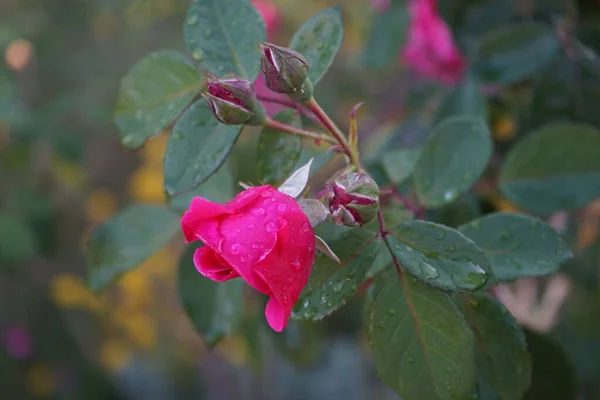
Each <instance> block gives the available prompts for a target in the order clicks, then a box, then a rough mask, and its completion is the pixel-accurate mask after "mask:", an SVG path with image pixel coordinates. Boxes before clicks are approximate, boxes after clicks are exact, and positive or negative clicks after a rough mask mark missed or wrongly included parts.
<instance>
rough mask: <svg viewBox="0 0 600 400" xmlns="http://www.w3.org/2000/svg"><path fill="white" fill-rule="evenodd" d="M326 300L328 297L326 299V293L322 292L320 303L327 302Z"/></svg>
mask: <svg viewBox="0 0 600 400" xmlns="http://www.w3.org/2000/svg"><path fill="white" fill-rule="evenodd" d="M327 300H328V299H327V294H326V293H323V294H322V295H321V303H322V304H327Z"/></svg>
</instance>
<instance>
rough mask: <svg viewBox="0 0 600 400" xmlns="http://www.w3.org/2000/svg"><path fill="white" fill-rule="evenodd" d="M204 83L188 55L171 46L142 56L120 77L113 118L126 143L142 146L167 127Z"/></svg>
mask: <svg viewBox="0 0 600 400" xmlns="http://www.w3.org/2000/svg"><path fill="white" fill-rule="evenodd" d="M202 86H204V82H203V81H202V76H201V75H200V73H199V72H198V71H197V70H196V68H194V66H193V65H192V64H191V63H190V62H189V61H188V59H187V58H185V56H183V55H182V54H180V53H178V52H176V51H170V50H164V51H159V52H156V53H151V54H148V55H147V56H145V57H144V58H142V59H141V60H140V61H139V62H138V63H137V64H136V65H135V66H134V67H133V68H131V70H130V71H129V72H128V73H127V76H125V77H124V78H123V80H122V81H121V86H120V88H119V96H118V99H117V107H116V109H115V113H114V121H115V124H117V128H118V129H119V135H120V138H121V143H122V144H123V146H125V147H127V148H129V149H137V148H139V147H141V146H142V145H143V144H144V143H145V142H146V140H148V138H150V137H152V136H154V135H156V134H157V133H159V132H160V131H161V130H162V129H164V128H165V127H167V126H168V125H169V124H170V123H171V122H172V121H173V120H174V119H175V118H176V117H177V116H178V115H179V114H180V113H181V112H182V111H183V110H184V108H185V107H186V106H187V105H188V104H189V103H190V102H191V101H192V99H193V98H194V96H195V95H196V94H197V93H198V90H200V89H201V88H202Z"/></svg>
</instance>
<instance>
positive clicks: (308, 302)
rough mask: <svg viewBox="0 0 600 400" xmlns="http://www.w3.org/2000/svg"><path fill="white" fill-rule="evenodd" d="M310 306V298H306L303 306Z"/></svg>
mask: <svg viewBox="0 0 600 400" xmlns="http://www.w3.org/2000/svg"><path fill="white" fill-rule="evenodd" d="M309 306H310V301H308V299H307V300H304V303H302V307H304V308H308V307H309Z"/></svg>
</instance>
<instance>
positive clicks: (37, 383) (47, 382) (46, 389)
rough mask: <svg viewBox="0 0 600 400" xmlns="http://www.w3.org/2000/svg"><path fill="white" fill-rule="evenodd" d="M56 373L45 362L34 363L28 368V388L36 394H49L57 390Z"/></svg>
mask: <svg viewBox="0 0 600 400" xmlns="http://www.w3.org/2000/svg"><path fill="white" fill-rule="evenodd" d="M55 387H56V385H55V382H54V374H53V373H52V369H51V368H50V367H49V366H48V365H45V364H34V365H32V366H31V367H30V368H29V369H28V370H27V388H28V389H29V390H30V391H31V392H32V393H33V394H34V395H36V396H49V395H51V394H52V393H53V392H54V390H55Z"/></svg>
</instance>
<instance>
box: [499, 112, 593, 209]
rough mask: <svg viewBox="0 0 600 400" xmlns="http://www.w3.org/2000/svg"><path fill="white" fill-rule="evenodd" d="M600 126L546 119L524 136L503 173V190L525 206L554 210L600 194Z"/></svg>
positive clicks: (508, 158) (572, 207)
mask: <svg viewBox="0 0 600 400" xmlns="http://www.w3.org/2000/svg"><path fill="white" fill-rule="evenodd" d="M599 148H600V131H599V130H598V129H596V128H593V127H591V126H588V125H584V124H575V123H557V124H552V125H546V126H544V127H542V128H540V129H538V130H536V131H534V132H532V133H530V134H529V135H527V136H526V137H525V138H523V139H521V141H520V142H519V143H517V145H516V146H515V147H513V149H512V150H511V152H510V153H509V154H508V156H507V158H506V161H505V163H504V166H503V167H502V171H501V173H500V190H501V191H502V193H504V194H505V195H506V197H508V199H509V200H511V201H512V202H514V203H516V204H517V205H519V206H520V207H523V208H524V209H526V210H528V211H530V212H532V213H535V214H538V215H550V214H552V213H554V212H556V211H559V210H568V209H575V208H579V207H582V206H584V205H586V204H587V203H589V202H591V201H593V200H595V199H597V198H598V197H600V157H598V151H597V150H598V149H599Z"/></svg>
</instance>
